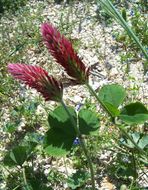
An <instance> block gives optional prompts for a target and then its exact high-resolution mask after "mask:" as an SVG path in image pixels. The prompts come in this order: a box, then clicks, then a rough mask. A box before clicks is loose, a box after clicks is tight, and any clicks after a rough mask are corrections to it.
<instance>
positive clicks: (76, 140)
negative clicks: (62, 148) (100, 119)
mask: <svg viewBox="0 0 148 190" xmlns="http://www.w3.org/2000/svg"><path fill="white" fill-rule="evenodd" d="M73 144H74V145H79V144H80V140H79V138H78V137H76V138H75V140H74V141H73Z"/></svg>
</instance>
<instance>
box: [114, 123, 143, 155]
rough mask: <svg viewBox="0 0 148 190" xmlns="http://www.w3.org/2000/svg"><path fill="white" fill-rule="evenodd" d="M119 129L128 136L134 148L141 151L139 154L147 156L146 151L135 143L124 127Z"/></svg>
mask: <svg viewBox="0 0 148 190" xmlns="http://www.w3.org/2000/svg"><path fill="white" fill-rule="evenodd" d="M118 128H119V129H120V131H122V133H123V134H124V135H125V136H126V138H128V139H129V140H130V141H131V142H132V143H133V144H134V146H135V147H136V148H137V150H139V152H141V153H142V154H144V155H145V151H144V150H142V149H141V148H140V147H139V146H138V145H137V143H135V141H134V140H133V139H132V137H131V136H130V135H129V134H128V133H127V132H126V131H125V129H124V128H123V126H120V125H118Z"/></svg>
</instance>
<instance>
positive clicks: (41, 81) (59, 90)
mask: <svg viewBox="0 0 148 190" xmlns="http://www.w3.org/2000/svg"><path fill="white" fill-rule="evenodd" d="M8 71H9V72H10V73H11V75H12V76H13V77H14V78H15V79H19V80H20V81H22V82H24V83H25V84H26V85H28V86H29V87H31V88H35V89H36V90H37V91H38V92H40V93H41V94H42V95H43V97H44V98H45V100H46V101H47V100H53V101H57V102H59V101H61V100H62V95H63V86H62V83H60V82H58V81H57V80H56V79H54V78H53V77H52V76H49V75H48V73H47V71H45V70H44V69H42V68H41V67H37V66H33V65H26V64H19V63H18V64H9V65H8Z"/></svg>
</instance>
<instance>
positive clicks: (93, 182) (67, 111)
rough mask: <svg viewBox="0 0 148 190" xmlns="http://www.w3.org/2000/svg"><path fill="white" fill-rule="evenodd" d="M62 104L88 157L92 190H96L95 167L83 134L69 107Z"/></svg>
mask: <svg viewBox="0 0 148 190" xmlns="http://www.w3.org/2000/svg"><path fill="white" fill-rule="evenodd" d="M61 104H62V106H63V107H64V109H65V111H66V113H67V115H68V116H69V118H70V120H71V122H72V125H73V127H74V129H75V131H76V134H77V136H78V138H79V141H80V145H81V147H82V149H83V151H84V154H85V156H86V159H87V162H88V165H89V169H90V174H91V183H92V190H95V177H94V170H93V165H92V160H91V158H90V155H89V153H88V151H87V148H86V145H85V141H84V140H83V138H82V135H81V132H80V130H79V128H78V126H77V123H76V121H75V120H74V118H73V117H72V115H71V114H70V112H69V110H68V109H67V106H66V105H65V103H64V102H63V100H62V101H61Z"/></svg>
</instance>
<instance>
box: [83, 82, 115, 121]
mask: <svg viewBox="0 0 148 190" xmlns="http://www.w3.org/2000/svg"><path fill="white" fill-rule="evenodd" d="M85 85H86V86H87V88H88V89H89V91H90V92H91V94H92V95H93V96H94V97H95V98H96V99H97V101H98V102H99V104H100V105H101V107H102V108H103V109H104V110H105V111H106V112H107V113H108V115H109V116H110V117H111V118H113V117H112V114H111V112H110V111H109V110H108V109H107V107H106V106H105V105H104V103H103V102H102V101H101V100H100V98H99V96H98V95H97V94H96V92H95V91H94V90H93V88H92V87H91V86H90V85H89V84H88V83H85Z"/></svg>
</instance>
